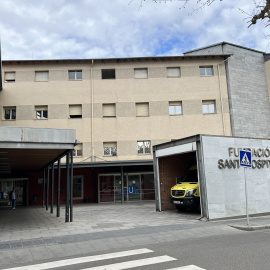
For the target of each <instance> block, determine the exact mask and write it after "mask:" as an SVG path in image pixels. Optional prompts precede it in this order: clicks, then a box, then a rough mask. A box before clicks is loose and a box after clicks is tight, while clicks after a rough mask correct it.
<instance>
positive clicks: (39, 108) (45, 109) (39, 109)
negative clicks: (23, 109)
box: [35, 106, 48, 120]
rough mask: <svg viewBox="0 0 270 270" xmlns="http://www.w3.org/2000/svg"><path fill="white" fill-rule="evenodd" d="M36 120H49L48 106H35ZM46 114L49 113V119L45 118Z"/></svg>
mask: <svg viewBox="0 0 270 270" xmlns="http://www.w3.org/2000/svg"><path fill="white" fill-rule="evenodd" d="M35 112H36V119H38V120H42V119H48V106H35ZM38 112H40V118H38ZM44 112H46V113H47V117H44Z"/></svg>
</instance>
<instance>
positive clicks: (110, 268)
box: [81, 255, 177, 270]
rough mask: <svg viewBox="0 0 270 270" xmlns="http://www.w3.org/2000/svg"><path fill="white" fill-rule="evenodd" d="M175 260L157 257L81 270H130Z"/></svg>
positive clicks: (167, 257) (168, 257)
mask: <svg viewBox="0 0 270 270" xmlns="http://www.w3.org/2000/svg"><path fill="white" fill-rule="evenodd" d="M174 260H177V259H175V258H173V257H170V256H167V255H165V256H159V257H152V258H147V259H140V260H134V261H127V262H121V263H114V264H107V265H102V266H97V267H90V268H84V269H81V270H104V269H106V270H123V269H130V268H133V267H140V266H145V265H151V264H158V263H164V262H170V261H174Z"/></svg>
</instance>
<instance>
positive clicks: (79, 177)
mask: <svg viewBox="0 0 270 270" xmlns="http://www.w3.org/2000/svg"><path fill="white" fill-rule="evenodd" d="M74 179H81V197H73V199H74V200H81V199H83V198H84V178H83V176H82V175H75V176H73V185H74V182H75V181H74ZM73 190H74V187H73ZM72 196H73V194H72Z"/></svg>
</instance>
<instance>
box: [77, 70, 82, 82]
mask: <svg viewBox="0 0 270 270" xmlns="http://www.w3.org/2000/svg"><path fill="white" fill-rule="evenodd" d="M76 80H82V71H76Z"/></svg>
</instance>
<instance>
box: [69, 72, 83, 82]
mask: <svg viewBox="0 0 270 270" xmlns="http://www.w3.org/2000/svg"><path fill="white" fill-rule="evenodd" d="M68 79H69V80H82V71H81V70H69V71H68Z"/></svg>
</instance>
